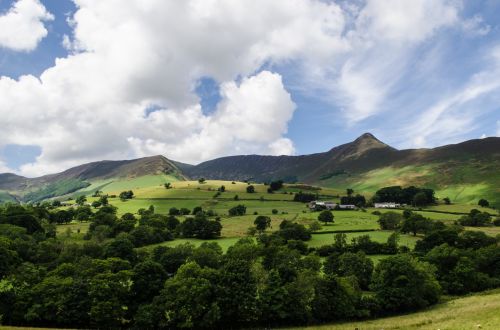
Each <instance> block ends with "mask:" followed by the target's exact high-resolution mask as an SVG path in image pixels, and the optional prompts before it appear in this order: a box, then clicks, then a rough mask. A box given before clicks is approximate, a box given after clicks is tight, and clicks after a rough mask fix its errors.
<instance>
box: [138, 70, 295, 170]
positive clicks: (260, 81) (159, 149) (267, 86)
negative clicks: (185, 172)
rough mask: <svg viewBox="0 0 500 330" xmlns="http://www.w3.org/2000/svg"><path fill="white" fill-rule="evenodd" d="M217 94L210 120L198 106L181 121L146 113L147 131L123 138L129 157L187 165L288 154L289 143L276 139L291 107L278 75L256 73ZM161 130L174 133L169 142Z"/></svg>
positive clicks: (226, 85)
mask: <svg viewBox="0 0 500 330" xmlns="http://www.w3.org/2000/svg"><path fill="white" fill-rule="evenodd" d="M221 94H222V101H221V102H220V104H219V106H218V108H217V110H216V111H215V113H214V114H213V115H210V116H206V115H204V114H203V113H202V112H201V109H200V107H199V106H196V107H194V108H192V109H189V110H188V111H187V112H185V113H184V114H187V116H185V117H179V116H178V115H177V114H175V113H173V112H171V111H156V112H154V113H152V114H151V115H150V116H149V117H148V118H147V119H145V121H146V122H148V126H149V127H150V128H152V129H153V131H152V132H151V131H149V132H148V133H147V134H142V135H140V136H131V137H129V139H128V141H129V142H130V144H131V147H132V149H133V150H134V153H135V154H136V155H141V156H145V155H150V154H169V155H171V157H173V158H174V159H182V160H183V161H188V162H197V161H199V160H200V159H211V158H214V157H216V156H224V155H230V154H234V153H239V154H241V153H243V154H247V153H264V154H290V153H293V151H294V148H293V144H292V142H291V141H290V140H288V139H286V138H283V137H282V135H283V134H285V133H286V131H287V123H288V121H289V120H290V119H291V118H292V115H293V111H294V110H295V104H294V103H293V102H292V100H291V98H290V94H288V92H287V91H286V90H285V89H284V87H283V84H282V81H281V76H280V75H278V74H273V73H271V72H268V71H262V72H261V73H259V74H258V75H256V76H252V77H250V78H246V79H244V80H243V81H242V82H241V84H240V85H239V86H238V85H237V84H236V83H234V82H227V83H223V84H222V92H221ZM179 119H180V120H179ZM165 129H168V130H169V131H173V132H175V133H174V134H173V135H172V139H169V138H168V137H165V136H164V134H162V132H163V131H164V130H165ZM155 130H156V131H155Z"/></svg>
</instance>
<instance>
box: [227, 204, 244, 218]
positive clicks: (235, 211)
mask: <svg viewBox="0 0 500 330" xmlns="http://www.w3.org/2000/svg"><path fill="white" fill-rule="evenodd" d="M228 212H229V215H230V216H233V217H234V216H239V215H245V213H247V208H246V206H245V205H242V204H238V205H236V206H234V207H232V208H230V209H229V211H228Z"/></svg>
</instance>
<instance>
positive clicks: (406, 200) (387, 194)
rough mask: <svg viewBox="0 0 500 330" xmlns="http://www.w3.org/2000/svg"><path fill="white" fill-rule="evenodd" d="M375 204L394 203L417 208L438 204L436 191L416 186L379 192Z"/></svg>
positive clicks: (391, 188)
mask: <svg viewBox="0 0 500 330" xmlns="http://www.w3.org/2000/svg"><path fill="white" fill-rule="evenodd" d="M373 202H375V203H379V202H394V203H400V204H408V205H415V206H423V205H427V204H433V203H435V202H436V198H435V197H434V190H432V189H428V188H417V187H414V186H410V187H406V188H402V187H401V186H392V187H384V188H382V189H379V190H377V192H376V193H375V195H374V196H373Z"/></svg>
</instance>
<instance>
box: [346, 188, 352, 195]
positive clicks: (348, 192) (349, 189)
mask: <svg viewBox="0 0 500 330" xmlns="http://www.w3.org/2000/svg"><path fill="white" fill-rule="evenodd" d="M346 193H347V196H349V197H351V196H352V194H353V193H354V190H353V189H351V188H347V189H346Z"/></svg>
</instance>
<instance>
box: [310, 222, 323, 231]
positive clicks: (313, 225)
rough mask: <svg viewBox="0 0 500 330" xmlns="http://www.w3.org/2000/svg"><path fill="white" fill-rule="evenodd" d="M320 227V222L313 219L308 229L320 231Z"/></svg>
mask: <svg viewBox="0 0 500 330" xmlns="http://www.w3.org/2000/svg"><path fill="white" fill-rule="evenodd" d="M321 228H322V226H321V223H320V222H319V221H313V222H311V224H309V230H310V231H313V232H316V231H320V230H321Z"/></svg>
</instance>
